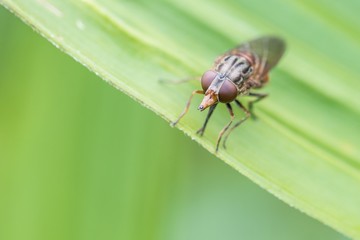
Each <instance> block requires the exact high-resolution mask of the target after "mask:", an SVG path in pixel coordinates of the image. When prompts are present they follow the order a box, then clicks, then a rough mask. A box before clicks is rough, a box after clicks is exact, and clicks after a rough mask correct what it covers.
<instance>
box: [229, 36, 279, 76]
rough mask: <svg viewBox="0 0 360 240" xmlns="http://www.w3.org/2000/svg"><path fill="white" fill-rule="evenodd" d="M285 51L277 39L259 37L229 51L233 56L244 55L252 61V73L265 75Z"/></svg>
mask: <svg viewBox="0 0 360 240" xmlns="http://www.w3.org/2000/svg"><path fill="white" fill-rule="evenodd" d="M284 51H285V42H284V41H283V40H282V39H280V38H277V37H270V36H268V37H261V38H258V39H254V40H252V41H249V42H245V43H243V44H240V45H239V46H237V47H235V48H233V49H232V50H230V51H229V53H231V54H235V55H246V56H248V57H249V58H250V59H251V60H252V61H253V66H254V72H257V75H265V74H266V73H267V72H268V71H269V70H270V69H271V68H272V67H274V66H275V65H276V64H277V63H278V61H279V60H280V58H281V56H282V55H283V54H284Z"/></svg>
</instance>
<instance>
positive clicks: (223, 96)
mask: <svg viewBox="0 0 360 240" xmlns="http://www.w3.org/2000/svg"><path fill="white" fill-rule="evenodd" d="M237 95H238V91H237V88H236V87H235V85H234V84H233V83H232V82H230V80H225V82H224V84H223V85H222V86H221V88H220V91H219V101H220V102H222V103H229V102H232V101H234V100H235V98H236V97H237Z"/></svg>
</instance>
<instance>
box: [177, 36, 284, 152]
mask: <svg viewBox="0 0 360 240" xmlns="http://www.w3.org/2000/svg"><path fill="white" fill-rule="evenodd" d="M284 51H285V42H284V41H283V40H282V39H280V38H277V37H270V36H267V37H261V38H258V39H254V40H252V41H248V42H245V43H243V44H240V45H238V46H236V47H235V48H233V49H230V50H229V51H227V52H225V53H224V54H222V55H220V56H219V57H218V58H217V59H216V60H215V62H214V65H213V66H212V68H211V69H210V70H208V71H206V72H205V73H204V74H203V75H202V77H201V87H202V90H195V91H193V92H192V94H191V96H190V98H189V100H188V102H187V104H186V107H185V109H184V111H183V112H182V113H181V114H180V116H179V117H178V119H177V120H176V121H174V122H172V123H171V125H172V126H175V125H176V124H177V123H178V122H179V121H180V119H181V118H182V117H183V116H184V115H185V114H186V113H187V111H188V110H189V107H190V103H191V100H192V98H193V96H194V95H195V94H204V95H205V96H204V98H203V100H202V102H201V104H200V105H199V107H198V109H199V110H200V111H204V110H205V109H207V108H209V112H208V114H207V116H206V119H205V122H204V124H203V126H202V127H201V128H200V129H199V130H198V131H197V133H198V134H200V136H202V135H203V134H204V131H205V128H206V125H207V123H208V121H209V119H210V117H211V115H212V113H213V112H214V110H215V108H216V106H217V105H218V103H225V105H226V107H227V110H228V111H229V114H230V121H229V122H228V124H226V125H225V126H224V128H223V129H222V130H221V131H220V133H219V136H218V139H217V142H216V152H217V151H218V150H219V145H220V142H221V139H222V137H223V135H224V134H225V133H226V135H225V137H224V140H223V146H224V148H226V145H225V144H226V140H227V138H228V136H229V135H230V133H231V132H232V131H233V130H234V129H235V128H236V127H238V126H239V125H241V124H242V123H243V122H244V121H246V120H247V119H248V118H249V117H250V116H251V117H253V118H254V119H255V118H256V117H255V115H254V113H253V106H254V104H255V103H256V102H258V101H260V100H261V99H263V98H265V97H266V96H267V94H265V93H256V92H252V90H254V89H259V88H262V87H263V86H264V85H265V84H266V83H267V82H268V81H269V76H268V73H269V71H270V70H271V69H272V68H273V67H274V66H275V65H276V64H277V63H278V61H279V60H280V58H281V56H282V55H283V53H284ZM240 96H250V97H254V98H255V99H254V100H252V101H249V103H248V106H247V108H246V107H245V106H244V105H243V104H242V103H241V102H240V101H239V100H238V99H237V98H238V97H240ZM232 102H235V105H236V106H238V107H239V108H240V109H241V110H242V111H243V112H244V113H245V116H244V117H243V118H242V119H240V120H239V121H238V122H236V123H235V124H234V125H233V126H232V127H231V128H230V126H231V124H232V123H233V121H234V118H235V115H234V112H233V109H232V106H231V104H230V103H232ZM229 128H230V129H229Z"/></svg>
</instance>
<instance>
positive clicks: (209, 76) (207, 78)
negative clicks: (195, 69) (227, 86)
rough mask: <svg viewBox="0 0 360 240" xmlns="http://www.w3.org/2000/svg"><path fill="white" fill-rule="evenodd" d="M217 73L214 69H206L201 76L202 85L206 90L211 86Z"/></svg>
mask: <svg viewBox="0 0 360 240" xmlns="http://www.w3.org/2000/svg"><path fill="white" fill-rule="evenodd" d="M216 75H217V72H214V71H206V72H205V73H204V75H202V77H201V87H202V89H203V90H204V91H206V90H207V89H208V88H209V87H210V84H211V83H212V81H213V80H214V79H215V77H216Z"/></svg>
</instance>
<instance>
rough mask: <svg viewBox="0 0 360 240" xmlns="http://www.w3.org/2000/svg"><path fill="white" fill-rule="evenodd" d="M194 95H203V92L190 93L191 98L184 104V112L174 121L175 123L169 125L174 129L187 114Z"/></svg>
mask: <svg viewBox="0 0 360 240" xmlns="http://www.w3.org/2000/svg"><path fill="white" fill-rule="evenodd" d="M195 94H204V91H203V90H195V91H193V92H192V93H191V96H190V98H189V100H188V102H187V103H186V107H185V109H184V111H183V112H182V113H181V114H180V116H179V117H178V119H176V121H174V122H171V123H170V125H171V126H172V127H174V126H175V125H176V124H177V123H178V122H179V121H180V119H181V118H182V117H183V116H184V115H185V114H186V113H187V112H188V110H189V107H190V103H191V100H192V98H193V97H194V95H195Z"/></svg>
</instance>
